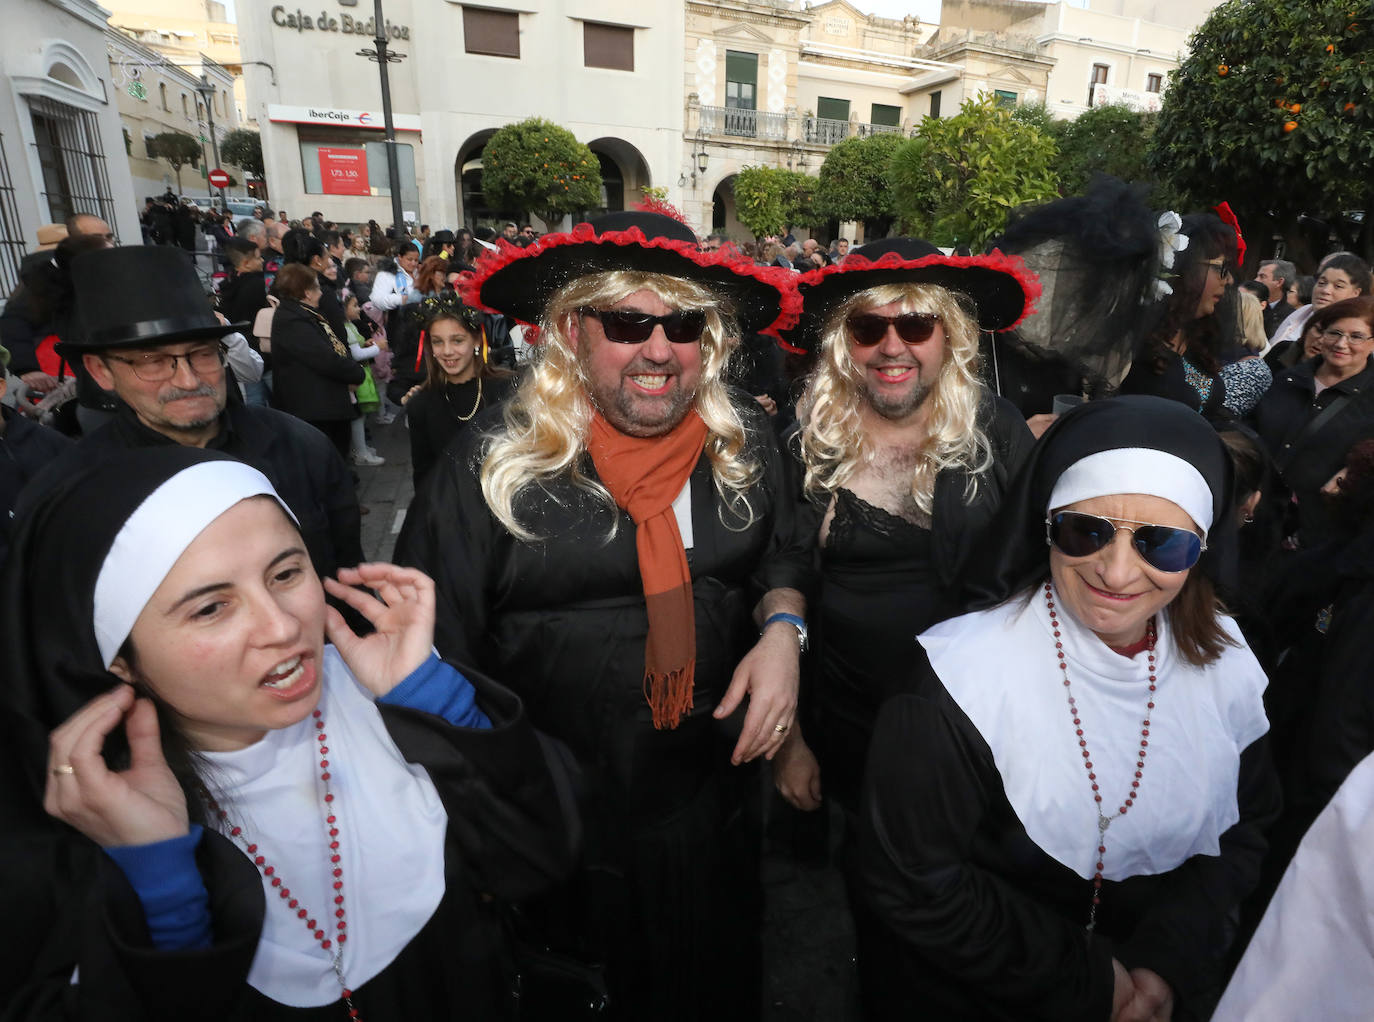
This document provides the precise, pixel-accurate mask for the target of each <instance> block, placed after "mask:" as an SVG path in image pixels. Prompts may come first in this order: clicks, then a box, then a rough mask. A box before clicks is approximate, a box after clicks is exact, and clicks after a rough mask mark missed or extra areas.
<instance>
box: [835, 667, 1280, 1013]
mask: <svg viewBox="0 0 1374 1022" xmlns="http://www.w3.org/2000/svg"><path fill="white" fill-rule="evenodd" d="M917 655H918V665H917V668H916V671H915V678H914V680H913V688H914V689H915V694H908V695H900V696H895V697H894V698H893V699H892V700H890V701H889V702H888V703H887V705H886V706H884V708H883V712H882V714H881V715H880V717H879V719H878V723H877V726H876V728H875V731H874V735H873V744H872V749H871V754H870V758H869V763H868V775H867V779H866V787H865V797H864V808H863V813H862V815H861V817H860V825H859V826H860V835H859V848H858V853H857V856H856V863H855V868H856V872H857V873H858V875H859V878H860V879H859V884H858V889H859V891H860V892H861V895H862V897H863V902H864V904H863V906H862V909H861V925H860V931H859V932H860V947H859V963H860V969H861V976H862V977H863V980H864V986H865V994H866V997H867V998H868V999H869V1003H868V1007H869V1008H870V1009H871V1010H872V1012H873V1014H874V1017H875V1018H878V1019H893V1020H896V1019H903V1020H908V1019H912V1018H930V1019H939V1020H941V1022H954V1020H970V1022H972V1020H978V1022H993V1020H997V1022H1013V1020H1015V1022H1027V1020H1031V1019H1038V1020H1045V1022H1071V1020H1082V1022H1106V1020H1107V1019H1108V1018H1109V1017H1110V1015H1111V1009H1112V991H1113V972H1112V959H1113V958H1116V959H1117V960H1119V961H1120V962H1121V963H1122V964H1123V965H1124V966H1125V967H1126V968H1127V969H1134V968H1142V967H1143V968H1148V969H1152V970H1153V971H1155V972H1157V973H1159V974H1160V975H1161V976H1162V977H1163V978H1164V979H1165V981H1166V982H1168V983H1169V984H1170V986H1171V987H1172V988H1173V991H1174V996H1175V1007H1174V1018H1176V1019H1180V1020H1183V1019H1201V1018H1206V1017H1207V1013H1208V1012H1209V1010H1210V1007H1211V1006H1212V1005H1213V1004H1214V1003H1215V999H1216V998H1217V997H1218V996H1219V995H1220V993H1221V983H1222V981H1223V979H1224V976H1223V965H1222V960H1223V956H1224V955H1225V953H1226V950H1227V948H1228V946H1229V943H1230V940H1231V938H1232V937H1233V936H1234V926H1235V922H1234V916H1235V912H1236V909H1237V906H1238V904H1239V903H1240V901H1241V900H1242V899H1243V898H1244V897H1245V896H1246V895H1247V894H1248V893H1249V891H1250V890H1251V888H1253V886H1254V884H1255V881H1256V879H1257V877H1258V872H1259V864H1260V860H1261V858H1262V856H1263V854H1264V849H1265V841H1264V837H1263V832H1264V830H1265V828H1266V827H1267V826H1268V824H1269V823H1270V822H1272V820H1273V819H1274V817H1275V815H1276V814H1277V812H1278V808H1279V792H1278V784H1277V779H1276V776H1275V773H1274V770H1273V766H1272V765H1271V763H1270V761H1269V754H1268V742H1267V740H1266V739H1264V738H1261V739H1259V740H1257V741H1255V742H1253V743H1251V744H1250V745H1249V746H1248V747H1247V748H1246V749H1245V750H1244V751H1243V752H1242V753H1241V756H1240V773H1239V779H1238V783H1237V804H1238V807H1239V812H1240V819H1239V821H1238V822H1237V823H1235V824H1234V825H1233V826H1232V827H1231V828H1230V829H1229V830H1227V831H1226V832H1225V833H1223V834H1222V835H1221V838H1220V844H1221V854H1220V855H1218V856H1207V855H1194V856H1193V857H1191V858H1189V859H1186V860H1185V861H1184V862H1183V863H1182V864H1180V865H1179V866H1177V867H1175V868H1174V869H1172V870H1169V871H1168V872H1164V873H1160V874H1156V875H1143V876H1134V877H1131V878H1129V879H1127V880H1123V881H1120V882H1114V881H1110V880H1108V881H1104V882H1103V885H1102V904H1101V906H1100V908H1099V911H1098V915H1097V926H1096V930H1095V931H1094V932H1093V933H1092V934H1088V933H1087V932H1086V931H1085V929H1084V927H1085V924H1086V922H1087V914H1088V913H1087V910H1088V906H1089V901H1090V898H1091V894H1092V882H1091V881H1090V880H1084V879H1083V878H1082V877H1081V876H1079V875H1078V874H1077V873H1075V872H1074V871H1073V870H1071V869H1069V868H1068V867H1066V866H1064V865H1062V864H1061V863H1059V862H1058V861H1056V860H1055V859H1053V858H1051V857H1050V856H1049V855H1048V854H1046V853H1045V852H1044V851H1043V850H1042V849H1041V848H1040V847H1038V846H1037V845H1036V844H1035V843H1034V842H1033V841H1032V840H1031V839H1030V837H1029V836H1028V835H1027V833H1026V828H1025V826H1024V825H1023V824H1022V823H1021V821H1020V820H1019V819H1018V818H1017V816H1016V813H1015V811H1014V810H1013V809H1012V807H1011V804H1010V803H1009V802H1008V800H1007V796H1006V793H1005V791H1004V788H1003V783H1002V778H1001V775H1000V774H999V773H998V770H997V766H996V763H995V762H994V759H993V754H992V750H991V749H990V748H989V747H988V745H987V742H985V741H984V739H983V737H982V735H981V734H980V733H979V731H978V730H977V728H976V727H975V726H974V725H973V723H972V722H971V721H970V720H969V718H968V716H967V715H966V714H965V713H964V712H963V710H961V709H960V707H959V706H958V704H957V703H956V702H955V701H954V700H953V698H951V697H950V695H949V693H948V692H947V691H946V690H945V688H944V685H943V684H942V683H941V681H940V679H939V678H938V677H936V676H935V675H934V673H933V671H932V670H931V667H930V664H929V662H928V661H927V659H926V657H925V654H924V651H921V650H918V654H917ZM1000 680H1002V679H992V678H990V679H988V681H989V683H990V684H995V683H997V682H998V681H1000ZM1027 740H1028V741H1030V740H1034V736H1030V735H1028V736H1027Z"/></svg>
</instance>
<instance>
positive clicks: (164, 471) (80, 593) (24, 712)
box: [0, 446, 234, 813]
mask: <svg viewBox="0 0 1374 1022" xmlns="http://www.w3.org/2000/svg"><path fill="white" fill-rule="evenodd" d="M233 460H234V459H232V458H229V457H228V456H227V455H223V454H218V453H216V452H214V451H204V450H200V449H198V448H193V447H180V446H168V447H157V448H148V449H140V450H133V451H127V452H120V453H118V454H115V455H113V456H111V457H108V458H103V459H102V460H100V461H99V462H88V463H85V464H82V465H80V466H79V467H78V468H76V469H75V471H73V472H71V473H70V474H69V475H67V476H66V477H65V478H63V479H61V480H59V481H58V482H56V483H55V484H54V485H51V486H46V487H42V488H41V489H39V490H38V492H37V493H36V495H35V496H33V497H31V499H29V500H24V499H22V498H21V500H20V505H19V508H18V511H17V513H16V522H15V531H14V540H13V545H12V546H11V552H10V560H9V563H8V566H7V569H6V571H5V573H4V578H3V580H0V593H2V594H3V595H0V636H2V637H3V639H2V640H0V641H3V649H4V651H5V652H4V655H5V658H6V661H7V667H6V675H5V683H4V686H3V690H2V691H3V695H2V696H0V707H3V713H4V715H5V717H6V718H8V719H7V721H6V725H7V726H6V732H7V739H8V744H9V746H10V756H11V757H12V761H13V762H14V764H15V767H16V770H17V771H18V772H16V770H11V771H7V776H6V778H5V779H4V780H3V781H2V782H0V784H3V786H4V789H5V796H4V800H3V805H5V806H6V807H7V808H8V807H9V805H10V803H11V802H13V803H16V806H17V804H18V803H22V802H27V803H29V805H30V806H32V807H41V804H42V798H43V787H44V784H45V781H46V777H45V774H44V771H45V770H46V762H47V750H46V745H47V736H48V733H49V732H50V731H52V730H53V729H54V728H56V727H57V726H58V725H59V724H61V723H62V722H63V721H64V720H66V719H67V718H68V717H70V716H71V715H72V714H73V713H75V712H76V711H77V710H78V709H80V708H81V707H82V706H83V705H85V704H86V703H87V702H89V701H90V700H91V699H94V698H95V697H96V696H98V695H100V694H101V693H102V692H106V691H108V690H109V689H110V688H112V687H113V686H114V685H116V684H117V683H118V682H119V679H118V678H117V677H115V676H114V675H113V674H111V673H110V672H109V671H108V670H106V669H105V666H104V660H103V658H102V657H101V654H100V649H99V647H98V645H97V641H96V635H95V628H94V599H95V587H96V579H97V578H98V577H99V574H100V570H101V568H102V566H103V565H104V563H105V559H106V557H107V556H108V555H109V552H110V548H111V546H112V544H113V543H114V540H115V537H116V536H117V535H118V534H119V532H120V530H121V529H122V528H123V527H124V524H125V522H127V521H128V519H129V517H130V516H131V515H132V514H133V513H134V512H135V511H136V510H137V509H138V507H139V506H140V505H141V504H142V503H143V502H144V501H145V500H147V499H148V497H149V496H150V495H151V494H152V493H153V492H154V491H155V490H156V489H157V488H158V487H159V486H161V485H162V484H163V483H165V482H166V481H167V480H168V479H170V478H172V476H174V475H176V474H177V473H179V472H181V471H183V470H184V469H187V468H190V467H191V466H193V465H198V464H203V463H205V462H211V461H233ZM122 734H123V732H122V730H116V731H115V732H114V736H112V737H115V738H116V745H117V744H118V743H119V742H120V741H121V739H119V738H118V736H121V735H122ZM107 753H110V754H113V755H116V756H118V754H119V752H118V750H117V748H116V747H115V745H110V746H107ZM20 788H22V789H24V790H17V789H20ZM39 811H40V813H41V808H40V809H39Z"/></svg>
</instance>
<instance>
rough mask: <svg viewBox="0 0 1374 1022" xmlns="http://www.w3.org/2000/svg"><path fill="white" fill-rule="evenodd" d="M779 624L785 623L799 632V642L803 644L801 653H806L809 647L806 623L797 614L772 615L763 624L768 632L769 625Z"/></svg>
mask: <svg viewBox="0 0 1374 1022" xmlns="http://www.w3.org/2000/svg"><path fill="white" fill-rule="evenodd" d="M778 622H785V623H787V624H789V625H791V626H792V627H793V628H795V629H796V630H797V641H798V642H799V643H801V651H802V652H803V653H805V652H806V646H807V634H806V621H805V620H803V619H802V618H800V617H798V616H797V615H796V614H784V613H777V614H770V615H769V616H768V620H767V621H765V622H764V623H763V627H764V629H765V630H766V629H767V628H768V626H769V625H772V624H777V623H778ZM760 634H762V632H760Z"/></svg>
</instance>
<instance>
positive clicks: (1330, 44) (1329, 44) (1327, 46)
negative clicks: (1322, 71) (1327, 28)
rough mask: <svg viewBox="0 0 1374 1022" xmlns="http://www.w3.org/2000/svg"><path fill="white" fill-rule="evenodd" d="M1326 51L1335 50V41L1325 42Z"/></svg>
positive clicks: (1333, 51) (1331, 51)
mask: <svg viewBox="0 0 1374 1022" xmlns="http://www.w3.org/2000/svg"><path fill="white" fill-rule="evenodd" d="M1326 52H1327V53H1335V52H1336V44H1335V43H1327V44H1326Z"/></svg>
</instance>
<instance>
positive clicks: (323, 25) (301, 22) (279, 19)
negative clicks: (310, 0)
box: [272, 0, 410, 42]
mask: <svg viewBox="0 0 1374 1022" xmlns="http://www.w3.org/2000/svg"><path fill="white" fill-rule="evenodd" d="M339 3H340V6H343V7H353V6H356V4H357V0H353V2H352V3H350V2H349V0H339ZM272 24H274V25H276V26H277V27H278V28H294V29H295V30H296V31H297V32H341V33H343V34H344V35H362V36H367V37H368V38H375V37H376V35H377V31H376V29H377V21H376V19H375V18H368V19H367V20H365V21H364V20H363V19H362V18H355V17H353V15H351V14H344V13H340V14H339V15H338V17H335V16H334V15H332V14H330V13H329V11H328V9H325V10H322V11H320V13H319V14H318V15H314V16H312V15H310V14H306V13H305V12H304V11H302V10H301V9H300V8H299V7H297V8H296V9H295V10H294V11H291V10H287V8H286V7H284V6H283V5H281V4H278V5H277V6H275V7H273V8H272ZM384 27H385V28H386V38H387V41H388V42H390V41H391V40H393V39H409V38H410V26H409V25H393V24H392V23H391V22H390V21H387V22H386V24H385V26H384Z"/></svg>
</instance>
